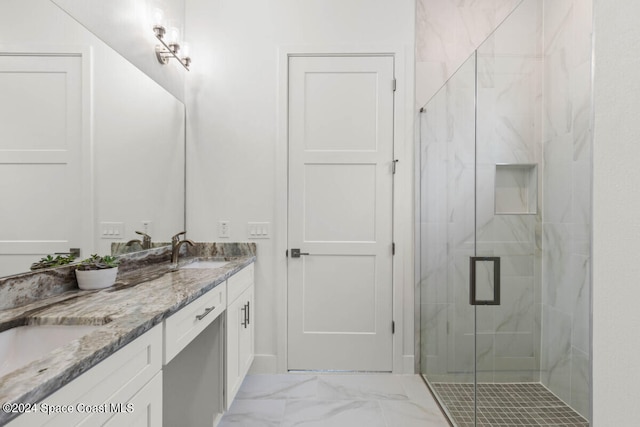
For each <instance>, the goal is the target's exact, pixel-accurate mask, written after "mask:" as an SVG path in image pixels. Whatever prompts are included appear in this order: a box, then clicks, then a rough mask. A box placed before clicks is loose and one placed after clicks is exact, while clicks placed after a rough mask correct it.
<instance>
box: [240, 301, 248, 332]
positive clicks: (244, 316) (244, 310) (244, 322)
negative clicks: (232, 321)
mask: <svg viewBox="0 0 640 427" xmlns="http://www.w3.org/2000/svg"><path fill="white" fill-rule="evenodd" d="M240 310H241V311H242V322H240V326H244V327H245V329H246V327H247V304H245V305H243V306H242V308H241V309H240Z"/></svg>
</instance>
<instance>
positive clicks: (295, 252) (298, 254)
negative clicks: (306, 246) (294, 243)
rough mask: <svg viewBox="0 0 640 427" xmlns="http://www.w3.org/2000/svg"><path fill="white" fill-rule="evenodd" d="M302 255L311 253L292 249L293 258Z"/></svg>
mask: <svg viewBox="0 0 640 427" xmlns="http://www.w3.org/2000/svg"><path fill="white" fill-rule="evenodd" d="M300 255H309V253H308V252H300V249H291V258H300Z"/></svg>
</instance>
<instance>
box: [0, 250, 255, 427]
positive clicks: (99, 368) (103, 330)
mask: <svg viewBox="0 0 640 427" xmlns="http://www.w3.org/2000/svg"><path fill="white" fill-rule="evenodd" d="M201 252H202V251H201ZM209 252H211V251H209ZM213 252H215V251H213ZM254 254H255V247H254V248H253V253H247V254H245V255H240V256H231V257H230V256H225V257H219V256H218V257H215V258H211V257H210V256H209V257H206V258H205V257H202V256H200V257H197V256H192V257H189V258H187V259H185V260H184V261H183V262H182V263H181V264H180V265H179V266H178V268H170V267H169V265H168V264H167V263H159V264H152V265H147V266H141V267H140V268H131V269H130V272H129V273H126V272H125V274H123V277H122V278H119V279H118V281H117V282H116V286H115V287H113V288H108V289H104V290H101V291H89V292H88V291H80V290H77V291H67V292H64V293H62V294H60V295H56V296H52V297H48V298H44V299H41V300H38V301H34V302H31V303H29V304H27V305H25V306H21V307H16V308H12V309H5V310H2V311H0V325H5V326H4V328H5V329H7V325H8V323H7V322H9V323H11V322H13V324H25V323H26V324H29V325H40V326H41V327H42V326H47V325H52V324H55V325H67V326H68V327H73V326H74V325H75V326H78V325H92V326H94V327H93V328H91V329H90V330H89V332H88V333H86V334H84V335H82V336H80V337H79V338H76V339H72V340H71V341H70V342H66V343H63V344H62V345H61V346H60V347H58V348H56V349H55V350H53V351H51V352H49V353H47V354H45V355H43V356H42V357H39V358H38V359H37V360H34V361H32V362H30V363H28V364H27V365H26V366H22V367H19V368H17V369H15V370H13V371H11V372H9V373H7V374H6V375H4V376H2V377H0V401H2V403H5V402H6V403H9V405H5V406H6V408H5V410H4V411H2V412H1V413H0V425H8V426H11V427H16V426H29V427H32V426H41V425H45V424H46V425H47V426H57V425H60V426H98V425H100V426H103V425H104V426H125V425H136V426H138V425H145V426H159V425H165V426H174V425H189V426H194V427H195V426H213V425H216V424H217V422H218V420H219V419H220V417H221V416H222V413H223V412H224V410H225V409H227V408H229V406H230V405H231V402H232V401H233V398H234V396H235V394H236V393H237V390H238V388H239V386H240V384H241V383H242V380H243V379H244V376H245V375H246V373H247V371H248V369H249V367H250V366H251V362H252V361H253V342H254V329H253V328H254V323H253V319H254V316H253V312H252V310H253V308H254V301H253V294H254V261H255V255H254ZM209 255H210V254H209ZM203 260H204V261H203ZM18 313H22V314H21V315H19V314H18ZM36 329H37V328H36ZM6 409H9V411H7V410H6ZM5 423H8V424H5Z"/></svg>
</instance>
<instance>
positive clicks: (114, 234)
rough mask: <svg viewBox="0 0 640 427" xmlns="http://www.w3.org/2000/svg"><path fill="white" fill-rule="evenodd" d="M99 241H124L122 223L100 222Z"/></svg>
mask: <svg viewBox="0 0 640 427" xmlns="http://www.w3.org/2000/svg"><path fill="white" fill-rule="evenodd" d="M100 238H101V239H124V222H101V223H100Z"/></svg>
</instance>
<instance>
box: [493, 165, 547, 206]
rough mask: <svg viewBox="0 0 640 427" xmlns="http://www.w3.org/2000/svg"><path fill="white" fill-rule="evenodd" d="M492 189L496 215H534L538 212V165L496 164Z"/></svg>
mask: <svg viewBox="0 0 640 427" xmlns="http://www.w3.org/2000/svg"><path fill="white" fill-rule="evenodd" d="M494 191H495V193H494V194H495V214H496V215H535V214H536V213H538V165H537V164H533V163H503V164H497V165H496V175H495V187H494Z"/></svg>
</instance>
